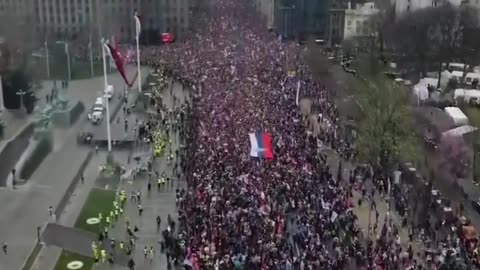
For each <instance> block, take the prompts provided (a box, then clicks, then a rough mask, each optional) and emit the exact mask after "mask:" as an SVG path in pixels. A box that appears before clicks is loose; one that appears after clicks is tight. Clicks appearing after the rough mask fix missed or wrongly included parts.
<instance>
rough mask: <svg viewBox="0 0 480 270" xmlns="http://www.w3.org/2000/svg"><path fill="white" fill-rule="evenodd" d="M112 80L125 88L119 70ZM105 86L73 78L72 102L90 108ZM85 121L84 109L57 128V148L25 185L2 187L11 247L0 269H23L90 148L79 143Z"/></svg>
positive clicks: (1, 234) (3, 236) (1, 237)
mask: <svg viewBox="0 0 480 270" xmlns="http://www.w3.org/2000/svg"><path fill="white" fill-rule="evenodd" d="M132 70H133V68H129V72H131V71H132ZM109 83H110V84H113V85H114V86H115V87H117V89H120V88H122V89H123V81H122V78H121V76H120V75H119V74H112V75H110V76H109ZM102 88H103V78H102V77H97V78H93V79H88V80H79V81H72V82H71V83H70V85H69V97H70V98H71V101H70V102H75V101H79V100H81V101H82V102H84V103H85V105H86V107H87V108H88V104H91V103H93V102H94V99H95V97H96V95H97V89H102ZM39 98H41V97H39ZM86 121H87V120H86V112H85V113H84V114H82V116H81V117H80V120H79V121H78V122H77V123H76V124H75V125H74V126H72V127H71V128H69V129H56V130H55V131H54V133H55V135H54V136H55V148H54V151H53V152H52V153H51V154H50V155H49V156H47V158H46V159H45V160H44V161H43V162H42V164H41V165H40V167H39V168H38V169H37V170H36V171H35V172H34V174H33V175H32V177H31V179H30V180H29V181H28V182H27V183H26V184H25V185H23V186H18V188H17V189H12V188H4V189H0V203H1V204H2V205H3V207H2V209H1V210H0V213H1V216H2V218H1V219H0V228H2V230H1V231H0V241H1V242H6V243H8V249H9V251H10V252H9V253H8V255H7V256H3V257H2V259H1V260H0V269H21V267H22V265H23V264H24V263H25V260H26V259H27V257H28V256H29V254H30V253H31V251H32V249H33V247H34V245H35V243H36V240H37V227H38V226H44V225H45V224H46V223H47V222H48V221H49V213H48V208H49V206H53V207H54V208H55V207H56V206H57V204H58V203H59V201H60V200H61V198H62V197H63V195H64V193H65V191H66V189H67V187H68V186H69V185H70V181H71V180H72V179H73V176H74V175H75V174H76V173H77V170H78V168H79V167H80V164H81V163H82V161H83V159H84V157H85V156H86V155H87V153H88V151H90V150H91V149H89V148H86V147H80V146H78V145H77V142H76V135H77V134H78V132H79V131H80V130H81V129H82V127H83V126H84V125H85V123H86ZM7 125H8V123H7ZM95 161H97V160H96V159H95ZM98 164H99V163H97V164H96V165H92V166H88V167H87V171H86V172H85V174H89V173H91V172H89V170H90V171H92V170H93V171H96V170H97V167H98ZM13 224H14V225H15V226H12V225H13Z"/></svg>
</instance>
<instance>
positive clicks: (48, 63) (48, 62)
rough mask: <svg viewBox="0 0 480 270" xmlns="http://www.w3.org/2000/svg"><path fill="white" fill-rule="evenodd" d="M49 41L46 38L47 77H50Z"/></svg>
mask: <svg viewBox="0 0 480 270" xmlns="http://www.w3.org/2000/svg"><path fill="white" fill-rule="evenodd" d="M48 57H49V56H48V41H47V40H45V59H46V62H47V78H48V79H50V61H49V58H48Z"/></svg>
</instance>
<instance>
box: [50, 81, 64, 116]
mask: <svg viewBox="0 0 480 270" xmlns="http://www.w3.org/2000/svg"><path fill="white" fill-rule="evenodd" d="M66 92H67V89H66V88H65V81H62V89H61V90H60V91H59V90H58V89H57V81H53V89H52V96H51V103H52V104H53V109H54V110H60V111H63V110H65V109H66V108H67V105H68V99H67V98H66Z"/></svg>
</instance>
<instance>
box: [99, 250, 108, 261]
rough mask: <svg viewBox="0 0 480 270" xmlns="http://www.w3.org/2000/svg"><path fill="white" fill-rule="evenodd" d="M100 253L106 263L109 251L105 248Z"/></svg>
mask: <svg viewBox="0 0 480 270" xmlns="http://www.w3.org/2000/svg"><path fill="white" fill-rule="evenodd" d="M100 255H101V257H102V263H104V262H105V261H106V260H107V251H105V249H102V251H101V252H100Z"/></svg>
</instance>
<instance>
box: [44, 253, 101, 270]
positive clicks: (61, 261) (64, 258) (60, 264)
mask: <svg viewBox="0 0 480 270" xmlns="http://www.w3.org/2000/svg"><path fill="white" fill-rule="evenodd" d="M73 261H81V262H82V263H83V267H82V268H80V269H79V270H90V269H92V267H93V264H94V260H93V258H89V257H84V256H82V255H78V254H76V253H72V252H69V251H66V250H63V251H62V254H60V258H58V261H57V264H56V265H55V268H54V269H53V270H68V268H67V264H69V263H70V262H73Z"/></svg>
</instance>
